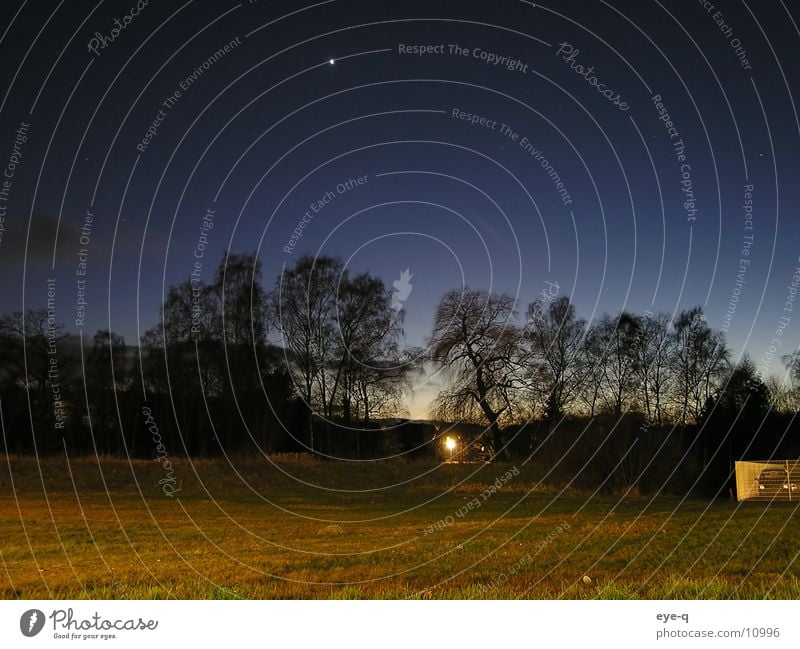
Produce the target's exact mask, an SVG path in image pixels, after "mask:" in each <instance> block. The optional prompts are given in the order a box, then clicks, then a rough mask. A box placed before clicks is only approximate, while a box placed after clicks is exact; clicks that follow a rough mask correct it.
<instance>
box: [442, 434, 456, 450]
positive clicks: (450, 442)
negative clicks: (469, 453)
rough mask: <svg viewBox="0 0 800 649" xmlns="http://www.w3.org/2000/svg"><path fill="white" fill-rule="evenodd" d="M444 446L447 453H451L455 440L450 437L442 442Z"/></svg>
mask: <svg viewBox="0 0 800 649" xmlns="http://www.w3.org/2000/svg"><path fill="white" fill-rule="evenodd" d="M444 445H445V447H447V450H448V451H452V450H453V449H454V448H455V447H456V440H454V439H453V438H452V437H448V438H447V439H445V440H444Z"/></svg>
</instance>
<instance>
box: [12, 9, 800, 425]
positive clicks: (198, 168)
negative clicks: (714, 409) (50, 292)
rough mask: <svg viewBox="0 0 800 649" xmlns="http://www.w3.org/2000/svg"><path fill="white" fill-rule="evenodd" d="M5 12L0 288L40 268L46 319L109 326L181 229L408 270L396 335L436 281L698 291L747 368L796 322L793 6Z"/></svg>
mask: <svg viewBox="0 0 800 649" xmlns="http://www.w3.org/2000/svg"><path fill="white" fill-rule="evenodd" d="M5 8H6V15H7V16H9V17H10V20H9V22H8V23H7V25H6V26H5V27H3V28H2V29H4V32H3V33H2V40H1V41H0V49H1V50H2V52H3V57H2V60H3V65H2V72H0V74H2V84H0V91H1V92H2V93H3V94H2V97H0V101H2V103H1V104H0V166H2V167H3V168H4V169H3V173H4V178H3V181H5V184H4V185H0V190H2V193H0V216H2V218H3V221H2V222H0V223H1V225H0V234H2V239H1V240H0V272H2V277H3V290H2V293H1V294H0V311H2V312H7V311H11V310H17V309H22V308H41V307H43V306H45V304H46V300H47V289H48V279H50V280H55V286H56V287H57V290H56V313H57V317H58V319H59V320H60V321H62V322H64V323H65V324H67V326H68V328H69V329H70V330H71V331H73V332H75V333H79V332H81V333H83V334H84V335H87V336H88V335H91V334H93V333H94V331H95V330H97V329H100V328H109V329H112V330H115V331H117V332H119V333H121V334H122V335H124V337H125V338H126V340H127V341H128V342H129V343H135V341H136V340H137V339H138V338H139V336H140V335H141V334H142V333H143V332H144V331H145V330H146V329H148V328H149V327H151V326H153V324H154V323H155V322H156V321H157V318H158V307H159V304H160V301H161V299H162V296H163V295H164V293H165V291H166V289H167V287H168V286H169V285H171V284H176V283H178V282H181V281H184V280H187V279H188V278H189V275H190V273H191V271H192V269H193V267H194V262H195V260H197V259H198V257H197V254H199V252H202V257H199V259H201V262H202V263H201V269H200V273H201V275H202V278H203V279H204V280H207V281H210V280H211V278H212V274H213V270H214V268H215V267H216V265H217V263H218V262H219V260H220V258H221V257H222V255H223V254H224V252H225V251H226V250H230V251H233V252H246V251H256V252H257V253H258V255H259V257H260V258H261V260H262V263H263V270H264V277H265V283H266V284H267V285H268V286H271V285H272V282H273V281H274V277H275V276H276V275H278V274H279V273H280V272H281V270H282V268H283V267H284V266H285V265H287V264H291V263H293V261H294V260H295V259H297V257H299V256H300V255H302V254H305V253H309V254H312V255H319V254H324V255H334V256H339V257H341V258H342V259H343V260H344V262H345V264H346V267H347V268H348V269H351V270H352V271H353V272H359V271H364V270H368V271H370V272H371V273H373V274H375V275H377V276H379V277H381V278H382V279H383V280H384V281H385V282H386V284H387V286H391V285H392V283H393V282H394V281H396V280H398V279H399V278H400V277H401V273H402V272H403V271H404V270H406V269H408V270H409V272H410V273H411V275H412V277H411V279H410V285H411V290H410V292H409V293H408V296H407V298H406V299H405V301H404V309H405V338H404V343H405V344H406V345H408V346H418V345H424V344H425V338H426V336H427V335H428V334H429V332H430V329H431V325H432V321H433V312H434V309H435V306H436V304H437V302H438V300H439V298H440V297H441V295H442V294H443V293H444V292H445V291H448V290H450V289H454V288H460V287H462V286H469V287H471V288H482V289H488V290H491V291H498V292H508V293H510V294H512V295H514V296H516V297H517V299H518V300H519V302H518V304H519V311H520V313H521V314H524V311H525V308H526V306H527V304H528V302H530V301H531V300H533V299H534V298H535V297H536V296H537V294H539V293H541V291H543V290H550V291H552V290H557V291H558V293H559V294H564V295H569V296H570V297H571V298H572V300H573V302H574V303H575V304H576V306H577V309H578V312H579V314H580V315H581V316H582V317H584V318H586V319H587V320H592V319H594V318H597V317H599V316H601V315H602V314H604V313H616V312H618V311H621V310H623V309H626V310H631V311H635V312H638V313H644V312H646V311H653V312H659V311H661V312H666V313H669V314H673V313H676V312H678V311H680V310H681V309H685V308H689V307H691V306H693V305H697V304H699V305H702V306H703V308H704V310H705V312H706V314H707V317H708V321H709V324H710V325H711V326H712V327H714V328H716V329H723V330H725V332H726V336H727V340H728V342H729V344H730V346H731V348H732V350H733V356H734V359H736V358H738V357H740V356H741V355H742V354H743V353H745V352H747V353H748V354H749V355H750V356H751V357H753V359H754V360H756V363H757V365H758V366H759V368H760V369H761V371H762V372H764V373H765V374H769V373H776V372H779V371H781V369H782V366H781V363H780V359H779V356H780V354H783V353H789V352H791V351H794V350H795V349H796V348H797V346H798V344H800V312H795V310H794V306H793V301H792V299H793V297H794V293H793V291H796V290H797V285H795V286H792V282H793V281H795V280H793V275H794V274H795V269H796V268H798V267H799V266H800V259H799V258H800V241H798V233H799V232H800V220H799V219H798V218H797V205H798V201H799V200H800V196H799V195H798V194H799V193H800V189H798V184H799V183H798V182H797V179H798V167H799V166H800V165H798V158H797V153H796V152H797V150H798V145H799V144H800V121H799V120H798V112H797V106H796V101H795V99H796V97H797V95H798V83H799V82H800V69H799V68H800V59H798V57H797V56H796V52H797V44H798V39H800V31H799V30H798V21H800V6H798V5H797V3H794V2H786V1H785V0H776V1H774V2H773V1H772V0H770V1H769V2H764V3H761V2H758V3H757V2H752V1H750V2H733V1H730V2H722V1H719V2H716V3H712V2H709V1H708V0H701V1H699V2H698V1H696V0H695V1H690V0H677V1H674V2H664V1H658V0H655V1H651V0H643V1H642V2H636V3H632V2H622V1H620V0H616V1H609V2H605V1H603V0H596V1H591V2H590V1H578V0H575V1H567V2H556V1H554V0H553V1H550V2H544V3H532V2H523V1H519V0H500V1H499V2H492V3H489V2H475V1H459V2H436V1H432V0H426V1H424V2H402V3H378V2H353V1H347V0H330V1H326V2H313V1H309V2H308V3H300V2H266V1H252V2H240V3H237V2H224V1H216V2H200V1H195V2H192V1H190V2H186V3H183V4H181V3H180V2H176V3H156V2H153V1H152V0H150V2H144V1H143V0H142V1H140V2H138V3H137V2H136V0H120V1H118V2H99V3H95V2H81V1H70V2H61V3H56V2H53V3H29V2H23V3H13V2H9V3H6V5H5ZM9 173H10V174H11V176H10V177H9V175H8V174H9ZM209 210H212V211H211V212H209ZM209 216H210V218H209ZM304 219H305V221H304ZM301 222H302V223H303V225H304V227H303V228H302V237H298V236H296V235H294V236H293V233H294V232H295V229H296V228H298V227H299V224H300V223H301ZM209 224H211V225H212V226H213V227H209ZM798 272H800V271H798ZM554 286H557V289H553V287H554ZM79 298H80V299H82V300H83V303H82V304H81V303H80V299H79ZM798 311H800V307H799V308H798ZM781 318H784V323H785V326H784V328H783V329H782V335H781V337H780V340H779V343H778V344H777V346H776V344H775V343H774V340H775V339H776V334H775V331H776V329H777V328H778V323H779V322H780V320H781ZM786 318H788V321H787V320H785V319H786ZM770 346H773V347H775V352H776V353H775V355H774V358H770V357H769V348H770ZM433 393H435V385H432V386H426V387H425V388H424V389H423V390H421V391H420V394H419V395H418V397H417V398H416V399H415V400H414V402H413V403H412V405H411V410H412V414H415V415H421V414H422V411H423V410H424V408H423V406H424V405H425V404H426V403H427V401H428V400H429V399H430V397H431V395H432V394H433Z"/></svg>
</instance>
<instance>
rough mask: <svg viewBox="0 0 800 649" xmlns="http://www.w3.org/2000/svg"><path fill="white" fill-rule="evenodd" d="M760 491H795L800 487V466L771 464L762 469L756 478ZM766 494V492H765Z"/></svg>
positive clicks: (788, 492)
mask: <svg viewBox="0 0 800 649" xmlns="http://www.w3.org/2000/svg"><path fill="white" fill-rule="evenodd" d="M756 482H758V490H759V492H769V491H771V492H779V493H781V492H786V493H787V494H791V493H794V492H795V491H797V490H798V489H800V466H798V465H790V466H789V468H788V469H787V468H786V467H785V466H770V467H767V468H765V469H761V473H759V474H758V477H757V478H756ZM765 495H766V494H765Z"/></svg>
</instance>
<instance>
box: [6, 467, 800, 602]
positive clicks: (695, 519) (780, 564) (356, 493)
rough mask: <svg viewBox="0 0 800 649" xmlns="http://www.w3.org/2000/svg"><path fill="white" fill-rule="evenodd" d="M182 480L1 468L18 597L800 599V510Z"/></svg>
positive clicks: (466, 488) (354, 479)
mask: <svg viewBox="0 0 800 649" xmlns="http://www.w3.org/2000/svg"><path fill="white" fill-rule="evenodd" d="M509 470H511V472H516V471H518V472H519V475H513V476H511V478H510V479H508V480H507V483H506V484H504V485H503V486H501V487H500V488H499V489H497V490H496V491H494V492H492V491H491V488H490V485H492V484H493V483H494V482H495V480H496V479H498V478H500V482H498V483H497V484H500V483H502V482H503V481H504V480H503V479H502V476H504V475H505V476H508V475H510V473H509ZM174 472H175V477H176V479H177V481H178V482H177V486H178V487H179V488H180V491H179V492H177V493H176V494H175V496H174V497H171V498H170V497H167V496H165V495H164V493H163V492H162V489H161V486H160V485H159V480H162V479H163V478H164V475H165V474H164V469H163V467H162V465H161V464H159V463H156V462H147V461H135V462H133V463H128V462H126V461H121V460H114V459H103V458H101V459H99V460H98V459H97V458H86V459H80V460H74V459H73V460H71V461H70V462H69V464H68V463H67V461H66V459H64V458H61V459H58V458H53V459H44V460H40V461H38V462H37V460H35V459H32V458H6V457H2V456H0V559H1V560H2V561H1V563H2V567H0V597H2V598H4V599H12V598H26V599H29V598H100V599H114V598H173V597H174V598H235V597H243V598H436V599H438V598H482V599H483V598H520V597H522V598H568V599H576V598H701V599H702V598H762V597H773V598H786V599H795V598H798V597H800V564H799V563H798V552H800V517H798V515H797V514H798V512H797V505H794V504H788V503H781V504H777V503H776V504H773V505H766V504H744V505H739V504H737V503H735V502H730V501H719V502H713V503H709V502H707V501H704V500H699V499H686V500H682V499H681V498H678V497H673V496H658V497H655V498H650V497H643V496H624V495H623V494H619V495H609V494H605V495H598V494H592V493H579V492H575V491H572V490H561V489H557V488H554V487H552V486H548V487H545V486H541V485H539V482H538V480H539V476H537V475H535V473H534V471H533V470H532V469H529V468H527V467H525V466H521V467H519V468H517V467H510V466H500V465H487V466H482V465H481V466H478V465H444V466H439V467H437V466H435V465H433V464H427V463H416V462H377V463H376V462H372V463H332V462H318V461H314V460H310V459H308V458H302V457H282V458H275V459H274V460H273V461H272V463H270V462H268V461H266V460H263V461H255V460H242V461H238V462H236V461H234V462H233V464H232V465H228V464H227V463H224V462H218V461H205V460H203V461H198V462H192V463H189V462H187V461H182V462H176V463H175V465H174ZM41 476H44V477H43V478H42V477H41ZM476 503H477V504H476ZM470 504H471V505H472V506H471V507H470ZM459 514H461V515H459ZM585 576H586V577H588V579H584V577H585Z"/></svg>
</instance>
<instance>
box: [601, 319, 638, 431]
mask: <svg viewBox="0 0 800 649" xmlns="http://www.w3.org/2000/svg"><path fill="white" fill-rule="evenodd" d="M595 328H596V332H597V335H598V343H599V345H600V346H601V347H602V349H603V358H602V372H601V375H600V376H601V383H602V388H601V392H600V394H601V398H602V399H603V402H604V404H605V407H606V409H607V410H609V411H610V412H612V413H614V414H615V415H621V414H622V413H623V412H624V411H625V410H626V409H627V408H628V407H630V406H631V405H633V403H634V399H635V395H634V392H635V391H634V389H633V386H634V379H635V370H636V355H635V353H634V348H635V344H636V340H637V337H638V336H639V335H640V334H639V320H638V318H637V317H636V316H633V315H631V314H630V313H626V312H623V313H621V314H619V315H618V316H616V317H614V318H611V317H608V316H606V317H604V318H603V319H601V320H600V321H599V322H598V323H597V324H596V325H595Z"/></svg>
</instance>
